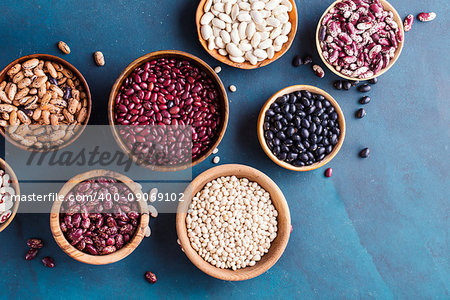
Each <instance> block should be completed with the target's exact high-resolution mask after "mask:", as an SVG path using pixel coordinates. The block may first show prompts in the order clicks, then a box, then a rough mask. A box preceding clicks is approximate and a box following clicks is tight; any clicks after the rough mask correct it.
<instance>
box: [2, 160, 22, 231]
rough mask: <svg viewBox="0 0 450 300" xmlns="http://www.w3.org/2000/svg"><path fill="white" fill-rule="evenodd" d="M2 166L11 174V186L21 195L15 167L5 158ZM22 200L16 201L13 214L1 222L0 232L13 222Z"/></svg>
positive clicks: (12, 210)
mask: <svg viewBox="0 0 450 300" xmlns="http://www.w3.org/2000/svg"><path fill="white" fill-rule="evenodd" d="M0 167H1V168H2V169H3V170H5V172H6V173H7V174H9V178H10V181H11V186H12V187H13V188H14V190H15V191H16V195H17V196H20V186H19V180H17V177H16V174H15V173H14V171H13V169H12V168H11V167H10V166H9V165H8V164H7V163H6V162H5V161H4V160H3V159H1V158H0ZM19 205H20V201H15V202H14V206H13V207H12V209H11V216H10V217H9V219H8V220H6V222H5V223H3V224H0V232H2V231H3V230H5V229H6V227H8V225H9V224H10V223H11V222H12V220H13V219H14V217H15V216H16V213H17V210H18V209H19Z"/></svg>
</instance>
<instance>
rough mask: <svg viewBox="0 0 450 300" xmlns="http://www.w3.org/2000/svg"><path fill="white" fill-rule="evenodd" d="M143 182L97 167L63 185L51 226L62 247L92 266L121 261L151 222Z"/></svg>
mask: <svg viewBox="0 0 450 300" xmlns="http://www.w3.org/2000/svg"><path fill="white" fill-rule="evenodd" d="M138 194H140V195H141V196H142V190H141V187H140V186H139V185H138V184H136V183H135V182H133V181H132V180H131V179H130V178H128V177H126V176H124V175H122V174H120V173H116V172H113V171H107V170H93V171H89V172H86V173H82V174H79V175H77V176H75V177H73V178H72V179H70V180H69V181H67V182H66V184H64V186H63V187H62V188H61V190H60V191H59V193H58V201H56V202H55V203H54V204H53V207H52V212H51V215H50V227H51V230H52V234H53V237H54V238H55V241H56V243H57V244H58V245H59V247H60V248H61V249H62V250H63V251H64V252H65V253H66V254H68V255H69V256H70V257H72V258H73V259H75V260H77V261H80V262H83V263H87V264H92V265H104V264H110V263H114V262H117V261H119V260H121V259H123V258H125V257H126V256H128V255H129V254H131V253H132V252H133V251H134V249H136V248H137V247H138V246H139V244H140V243H141V241H142V239H143V238H144V236H145V229H146V228H147V226H148V223H149V215H148V207H147V204H146V202H145V201H143V200H141V201H139V199H144V198H143V197H139V196H136V195H138Z"/></svg>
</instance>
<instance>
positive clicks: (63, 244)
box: [50, 170, 149, 265]
mask: <svg viewBox="0 0 450 300" xmlns="http://www.w3.org/2000/svg"><path fill="white" fill-rule="evenodd" d="M95 177H111V178H114V179H116V180H118V181H120V182H123V183H124V184H125V185H126V186H127V187H128V188H129V189H130V190H131V191H132V192H133V193H134V194H135V195H136V194H141V195H142V190H141V188H140V187H139V186H138V185H137V184H136V183H135V182H134V181H133V180H131V179H130V178H128V177H126V176H124V175H122V174H120V173H117V172H113V171H109V170H93V171H89V172H85V173H82V174H79V175H77V176H75V177H73V178H71V179H70V180H69V181H67V182H66V184H64V186H63V187H62V188H61V190H60V191H59V193H58V198H57V199H60V198H59V197H62V196H63V197H62V198H63V199H64V198H65V197H66V195H67V193H69V192H70V191H71V190H72V189H73V188H74V187H75V186H76V185H77V184H78V183H80V182H83V181H85V180H87V179H90V178H95ZM140 199H143V198H140ZM62 203H63V201H55V203H54V204H53V206H52V211H51V214H50V229H51V231H52V234H53V237H54V239H55V241H56V243H57V244H58V246H59V247H60V248H61V249H62V250H63V251H64V252H65V253H66V254H67V255H69V256H70V257H72V258H73V259H75V260H77V261H80V262H83V263H86V264H91V265H106V264H111V263H115V262H118V261H119V260H121V259H124V258H125V257H127V256H128V255H130V254H131V253H132V252H133V251H134V249H136V248H137V247H138V246H139V244H140V243H141V242H142V239H143V238H144V236H145V228H146V227H147V226H148V223H149V213H148V207H147V203H146V202H145V201H138V203H139V206H140V208H141V213H142V215H141V220H140V223H139V226H138V227H137V229H136V233H135V235H134V236H133V238H132V239H131V240H130V242H129V243H128V244H126V245H125V246H124V247H123V248H122V249H120V250H118V251H116V252H114V253H112V254H109V255H90V254H87V253H84V252H81V251H79V250H78V249H76V248H75V247H74V246H72V245H71V244H70V243H69V242H68V241H67V239H66V238H65V236H64V233H63V232H62V231H61V227H60V220H59V217H60V210H61V205H62Z"/></svg>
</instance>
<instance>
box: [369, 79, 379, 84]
mask: <svg viewBox="0 0 450 300" xmlns="http://www.w3.org/2000/svg"><path fill="white" fill-rule="evenodd" d="M369 83H370V84H377V83H378V78H377V77H375V78H372V79H370V80H369Z"/></svg>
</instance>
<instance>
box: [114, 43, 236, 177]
mask: <svg viewBox="0 0 450 300" xmlns="http://www.w3.org/2000/svg"><path fill="white" fill-rule="evenodd" d="M228 109H229V108H228V98H227V94H226V90H225V88H224V86H223V84H222V82H221V80H220V78H219V77H218V76H217V74H216V73H215V72H214V70H213V69H212V68H211V67H210V66H208V64H206V63H205V62H204V61H202V60H201V59H199V58H197V57H195V56H193V55H191V54H188V53H185V52H181V51H169V50H167V51H158V52H153V53H149V54H146V55H144V56H142V57H140V58H138V59H136V60H135V61H133V62H132V63H131V64H130V65H128V66H127V67H126V68H125V70H124V71H123V72H122V73H121V74H120V76H119V78H118V79H117V80H116V82H115V84H114V86H113V88H112V90H111V94H110V98H109V104H108V119H109V122H110V124H111V125H114V126H111V127H112V131H113V135H114V138H115V139H116V141H117V143H118V144H119V146H120V147H121V148H122V150H123V151H125V152H126V153H128V155H130V157H131V158H132V159H133V160H134V161H135V162H137V161H138V160H139V162H141V163H142V162H144V163H143V166H145V167H147V168H149V169H152V170H156V171H178V170H183V169H186V168H188V167H191V166H194V165H196V164H198V163H200V162H201V161H203V160H204V159H205V158H206V157H208V156H209V155H210V154H211V153H212V151H213V150H214V149H215V148H216V147H217V146H218V145H219V143H220V141H221V140H222V137H223V135H224V134H225V130H226V127H227V122H228ZM129 125H131V126H129ZM183 130H184V131H183ZM137 143H140V144H139V145H140V146H137V147H136V145H138V144H137ZM142 145H144V146H142ZM158 151H159V152H158ZM160 152H162V154H161V153H160ZM140 154H145V155H146V156H145V157H146V159H145V161H143V160H142V159H141V158H140V156H139V155H140Z"/></svg>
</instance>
